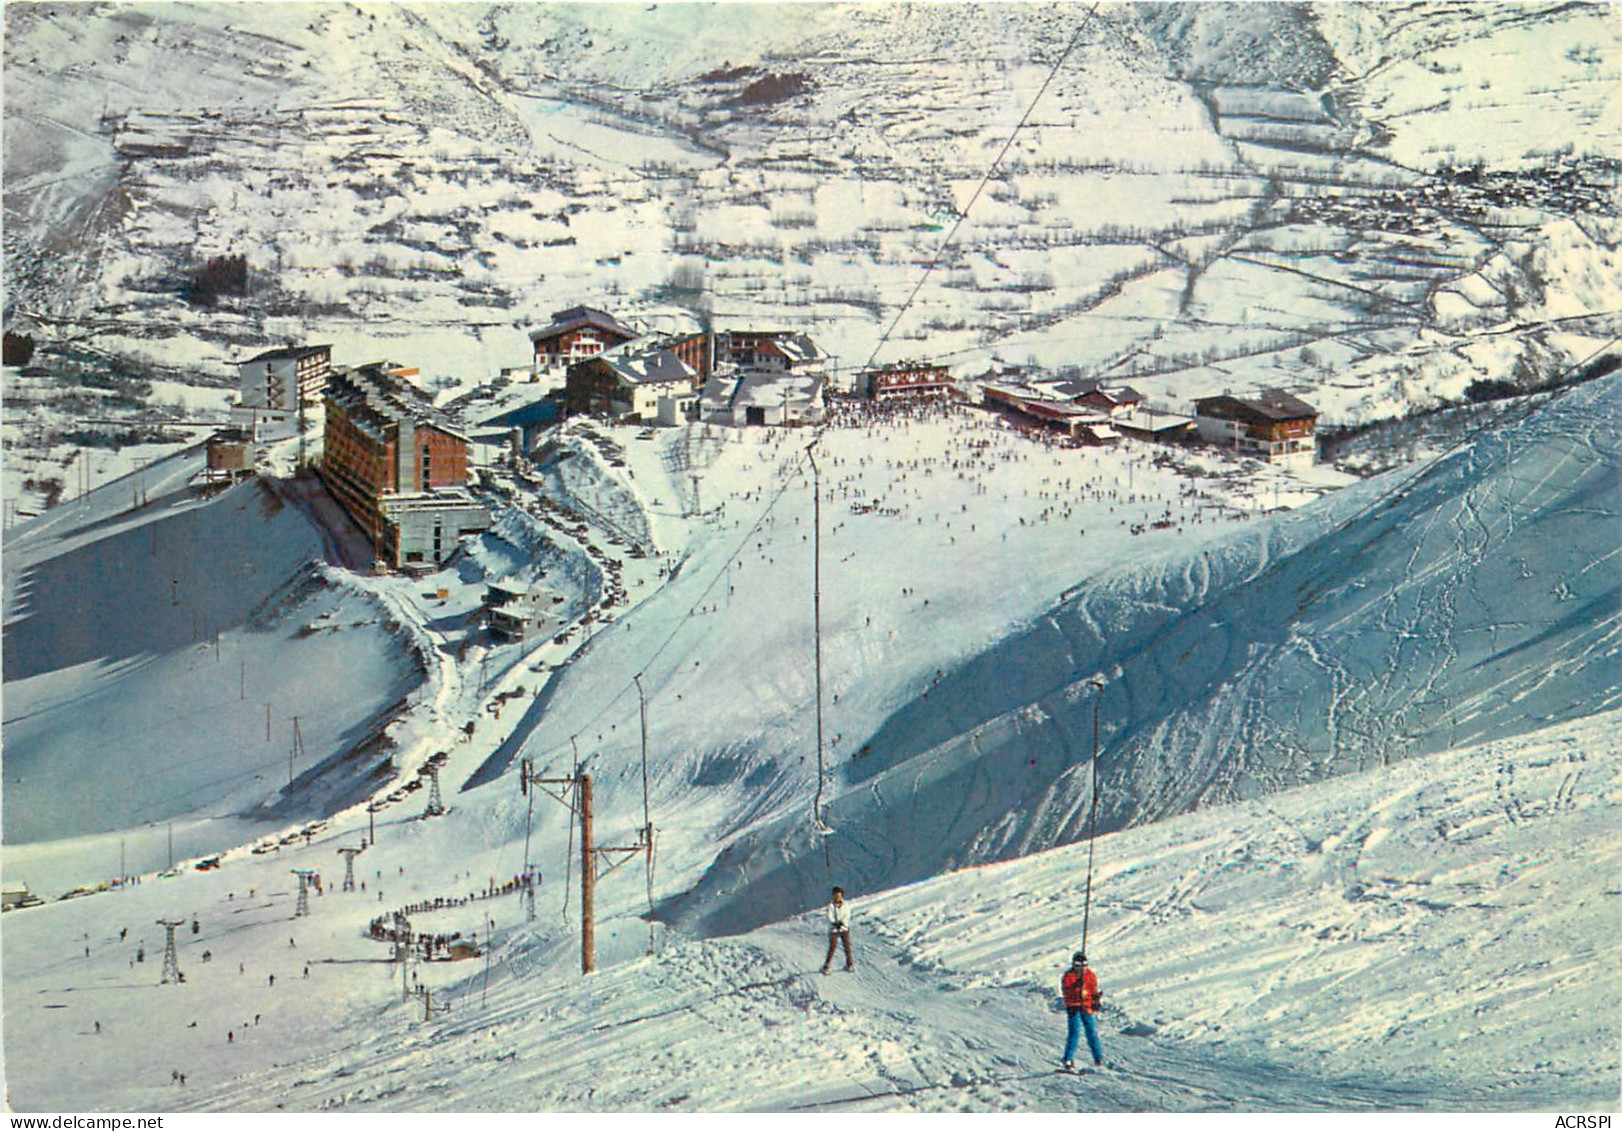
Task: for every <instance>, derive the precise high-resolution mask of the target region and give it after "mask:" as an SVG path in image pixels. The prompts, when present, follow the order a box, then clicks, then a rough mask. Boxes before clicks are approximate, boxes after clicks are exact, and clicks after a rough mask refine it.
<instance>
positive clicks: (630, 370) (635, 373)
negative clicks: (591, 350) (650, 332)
mask: <svg viewBox="0 0 1622 1131" xmlns="http://www.w3.org/2000/svg"><path fill="white" fill-rule="evenodd" d="M595 360H598V361H602V362H604V363H606V364H607V365H608V366H609V367H610V368H612V369H613V370H614V372H615V373H617V374H618V375H619V376H620V378H621V379H622V380H624V381H626V382H627V383H629V384H632V385H661V384H668V383H671V382H676V381H685V382H687V383H689V384H691V383H692V381H693V378H695V377H697V376H698V371H697V370H696V369H694V368H693V367H692V366H691V365H688V364H687V363H686V362H685V361H683V360H682V359H681V358H679V357H677V356H676V355H675V354H674V353H672V352H671V351H670V350H666V349H655V350H646V351H640V352H635V353H633V352H630V351H629V350H626V349H624V348H623V347H622V348H621V349H616V350H605V351H604V352H603V353H600V354H598V355H597V357H596V359H595Z"/></svg>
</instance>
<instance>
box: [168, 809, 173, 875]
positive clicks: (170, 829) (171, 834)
mask: <svg viewBox="0 0 1622 1131" xmlns="http://www.w3.org/2000/svg"><path fill="white" fill-rule="evenodd" d="M168 870H169V871H171V872H173V871H174V870H175V823H174V822H173V821H170V822H169V868H168Z"/></svg>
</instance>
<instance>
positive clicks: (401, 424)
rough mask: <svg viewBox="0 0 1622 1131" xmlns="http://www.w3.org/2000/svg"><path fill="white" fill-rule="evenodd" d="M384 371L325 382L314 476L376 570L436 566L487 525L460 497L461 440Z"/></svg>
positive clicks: (446, 419) (369, 368) (463, 472)
mask: <svg viewBox="0 0 1622 1131" xmlns="http://www.w3.org/2000/svg"><path fill="white" fill-rule="evenodd" d="M400 373H401V371H400V370H399V368H398V367H396V366H391V365H387V364H383V363H377V364H372V365H363V366H360V367H358V368H355V369H335V370H333V372H332V374H331V376H330V377H329V379H328V382H327V394H326V407H327V413H326V416H327V421H326V452H325V455H324V456H323V458H322V464H321V477H322V479H323V481H324V482H325V483H326V485H327V489H328V490H329V491H331V492H332V495H333V497H334V498H336V499H337V500H338V502H339V503H340V504H341V505H342V506H343V508H344V510H346V511H347V512H348V513H349V515H350V517H351V518H353V519H354V520H355V522H356V523H357V524H359V526H360V528H361V529H362V530H363V531H365V532H366V533H367V534H368V535H369V536H370V537H371V538H372V541H373V544H374V546H375V547H376V548H377V555H378V560H379V564H380V565H390V566H395V567H405V568H411V567H414V566H426V565H427V564H429V563H434V564H438V563H440V562H442V561H444V559H445V558H446V557H448V556H450V554H451V552H452V551H454V550H455V548H456V540H457V538H458V537H460V536H461V535H463V534H475V533H478V532H479V531H481V530H485V529H488V528H489V526H490V515H489V512H488V511H486V510H485V509H484V507H483V506H481V505H480V504H479V503H478V502H477V501H476V500H474V498H473V497H472V496H471V495H469V494H468V492H467V490H466V485H467V467H468V441H467V437H466V436H465V435H464V434H463V433H462V431H461V428H460V426H459V425H458V424H457V423H456V422H455V421H454V419H453V418H452V417H450V416H449V414H447V413H445V412H444V411H442V410H440V409H438V408H435V407H434V405H433V402H432V401H431V400H429V398H428V397H427V395H426V394H424V393H423V392H421V391H420V390H419V389H417V388H416V387H415V386H414V385H412V384H411V383H410V382H408V381H406V380H405V378H404V377H402V376H401V375H400Z"/></svg>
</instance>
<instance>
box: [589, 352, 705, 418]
mask: <svg viewBox="0 0 1622 1131" xmlns="http://www.w3.org/2000/svg"><path fill="white" fill-rule="evenodd" d="M697 383H698V371H697V370H696V369H694V368H693V367H692V366H691V365H689V364H687V362H685V361H683V360H682V359H681V358H680V357H679V356H677V355H676V354H675V353H674V352H673V351H671V350H668V349H652V350H643V351H638V352H631V351H630V350H629V349H627V348H626V347H620V348H619V349H614V350H609V351H607V352H606V353H601V354H598V355H597V356H596V357H590V358H587V359H586V360H584V361H579V362H576V363H575V364H573V365H571V366H569V371H568V375H567V377H566V378H565V383H564V391H563V398H564V407H565V410H566V411H567V412H568V414H569V415H571V416H573V415H576V414H579V413H590V414H592V415H595V416H604V417H608V418H610V419H620V418H623V417H633V418H635V419H637V420H641V421H645V422H647V423H653V422H654V421H656V420H658V418H659V401H660V398H678V399H682V398H692V397H693V396H694V394H695V393H696V387H697Z"/></svg>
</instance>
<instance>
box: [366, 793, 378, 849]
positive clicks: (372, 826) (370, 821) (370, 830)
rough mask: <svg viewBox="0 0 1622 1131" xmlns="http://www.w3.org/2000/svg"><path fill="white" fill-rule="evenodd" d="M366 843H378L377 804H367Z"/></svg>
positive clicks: (371, 802) (370, 802) (372, 802)
mask: <svg viewBox="0 0 1622 1131" xmlns="http://www.w3.org/2000/svg"><path fill="white" fill-rule="evenodd" d="M366 843H367V844H376V843H377V802H375V801H368V802H367V803H366Z"/></svg>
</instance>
